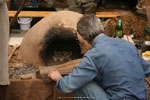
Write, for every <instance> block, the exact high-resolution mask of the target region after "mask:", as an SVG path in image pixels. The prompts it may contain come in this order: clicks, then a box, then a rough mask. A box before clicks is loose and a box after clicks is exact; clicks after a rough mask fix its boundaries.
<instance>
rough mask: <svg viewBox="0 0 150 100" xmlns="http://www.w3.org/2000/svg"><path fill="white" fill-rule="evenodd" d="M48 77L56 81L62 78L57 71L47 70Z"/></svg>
mask: <svg viewBox="0 0 150 100" xmlns="http://www.w3.org/2000/svg"><path fill="white" fill-rule="evenodd" d="M48 77H49V78H50V79H52V80H53V81H57V80H58V79H60V78H62V75H61V74H60V73H59V71H49V73H48Z"/></svg>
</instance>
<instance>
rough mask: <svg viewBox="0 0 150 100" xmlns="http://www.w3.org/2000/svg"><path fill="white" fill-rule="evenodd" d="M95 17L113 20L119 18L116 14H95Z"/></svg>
mask: <svg viewBox="0 0 150 100" xmlns="http://www.w3.org/2000/svg"><path fill="white" fill-rule="evenodd" d="M96 16H97V17H99V18H115V17H119V16H120V14H119V13H117V12H96Z"/></svg>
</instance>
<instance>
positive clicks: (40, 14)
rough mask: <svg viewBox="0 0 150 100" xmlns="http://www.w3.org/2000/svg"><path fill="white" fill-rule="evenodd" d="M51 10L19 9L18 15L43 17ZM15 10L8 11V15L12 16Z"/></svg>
mask: <svg viewBox="0 0 150 100" xmlns="http://www.w3.org/2000/svg"><path fill="white" fill-rule="evenodd" d="M51 13H53V12H50V11H21V12H20V14H19V15H18V17H45V16H47V15H49V14H51ZM15 14H16V11H8V15H9V17H13V16H14V15H15Z"/></svg>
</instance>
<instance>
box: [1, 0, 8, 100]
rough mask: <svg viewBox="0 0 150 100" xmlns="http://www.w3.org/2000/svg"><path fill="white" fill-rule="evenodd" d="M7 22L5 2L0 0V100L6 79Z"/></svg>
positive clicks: (3, 96) (3, 95)
mask: <svg viewBox="0 0 150 100" xmlns="http://www.w3.org/2000/svg"><path fill="white" fill-rule="evenodd" d="M8 36H9V20H8V10H7V6H6V0H0V100H5V99H6V98H5V94H6V93H5V92H6V88H7V85H8V84H9V77H8V59H7V57H8Z"/></svg>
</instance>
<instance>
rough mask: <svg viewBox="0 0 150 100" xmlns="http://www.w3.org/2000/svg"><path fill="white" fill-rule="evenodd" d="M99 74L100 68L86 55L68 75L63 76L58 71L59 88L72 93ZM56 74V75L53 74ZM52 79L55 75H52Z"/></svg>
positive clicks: (61, 90) (57, 85)
mask: <svg viewBox="0 0 150 100" xmlns="http://www.w3.org/2000/svg"><path fill="white" fill-rule="evenodd" d="M97 74H98V69H97V67H96V66H95V64H94V63H93V61H92V59H91V58H90V57H87V56H84V57H83V59H82V61H81V62H80V64H79V66H78V67H76V68H75V69H74V71H73V72H72V73H70V74H69V75H68V76H65V77H62V78H61V76H60V75H58V73H57V76H58V77H57V78H54V79H57V84H56V87H57V89H58V90H59V91H60V92H62V93H71V92H73V91H75V90H77V89H79V88H80V87H82V86H84V85H85V84H86V83H88V82H90V81H92V80H93V79H94V78H95V77H96V75H97ZM53 76H56V75H53ZM50 78H51V79H53V77H51V76H50Z"/></svg>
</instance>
